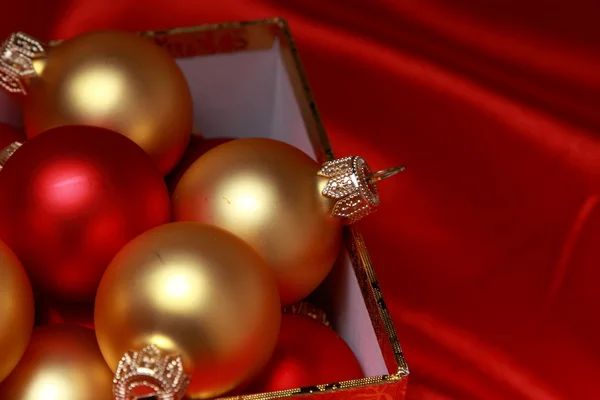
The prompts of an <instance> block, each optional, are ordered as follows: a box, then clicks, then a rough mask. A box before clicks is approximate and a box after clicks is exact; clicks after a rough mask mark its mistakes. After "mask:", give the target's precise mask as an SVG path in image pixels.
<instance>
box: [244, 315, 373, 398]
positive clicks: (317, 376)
mask: <svg viewBox="0 0 600 400" xmlns="http://www.w3.org/2000/svg"><path fill="white" fill-rule="evenodd" d="M363 377H364V375H363V372H362V370H361V368H360V364H359V363H358V360H357V359H356V356H355V355H354V353H352V350H351V349H350V347H349V346H348V345H347V344H346V342H344V340H343V339H342V338H341V337H340V336H339V335H338V334H337V333H336V332H335V331H333V329H331V328H329V327H327V326H325V325H324V324H323V323H322V322H319V321H316V320H314V319H312V318H309V317H305V316H302V315H295V314H283V315H282V318H281V330H280V333H279V339H278V341H277V345H276V347H275V352H274V353H273V356H272V358H271V361H270V362H269V365H268V366H267V368H266V369H265V370H264V371H263V373H262V374H261V375H260V376H259V377H258V379H256V380H255V381H254V382H253V383H252V384H251V385H250V386H249V387H248V388H247V389H245V390H244V393H248V394H249V393H264V392H271V391H277V390H286V389H294V388H298V387H305V386H315V385H320V384H325V383H333V382H341V381H346V380H351V379H360V378H363Z"/></svg>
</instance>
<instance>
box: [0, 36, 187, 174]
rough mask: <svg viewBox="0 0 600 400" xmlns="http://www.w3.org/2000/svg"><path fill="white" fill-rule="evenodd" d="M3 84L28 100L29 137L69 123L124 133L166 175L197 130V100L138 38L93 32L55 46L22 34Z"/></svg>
mask: <svg viewBox="0 0 600 400" xmlns="http://www.w3.org/2000/svg"><path fill="white" fill-rule="evenodd" d="M0 78H1V79H0V86H2V87H3V88H4V89H5V90H7V91H8V92H11V93H19V94H22V95H23V97H22V99H23V118H24V125H25V131H26V133H27V137H29V138H31V137H34V136H36V135H38V134H39V133H41V132H44V131H46V130H48V129H51V128H55V127H59V126H65V125H90V126H97V127H101V128H107V129H110V130H114V131H116V132H119V133H121V134H123V135H125V136H127V137H128V138H130V139H131V140H133V141H134V142H135V143H137V144H138V145H139V146H140V147H142V148H143V149H144V150H145V151H146V152H147V153H148V154H149V155H150V157H151V158H152V159H153V161H154V162H155V164H156V165H157V166H158V167H159V169H160V171H161V173H162V174H163V175H166V174H167V173H168V172H169V171H170V170H171V169H172V168H173V167H174V166H175V165H176V163H177V161H178V160H179V159H180V157H181V156H182V154H183V152H184V150H185V147H186V145H187V143H188V140H189V138H190V134H191V132H192V99H191V94H190V91H189V88H188V86H187V82H186V80H185V77H184V75H183V73H182V72H181V70H180V69H179V67H178V66H177V64H176V62H175V60H174V59H173V58H172V57H171V56H170V55H169V54H168V52H167V51H166V50H164V49H163V48H161V47H159V46H157V45H156V44H154V43H152V42H151V41H149V40H146V39H143V38H141V37H139V36H138V35H136V34H134V33H128V32H118V31H93V32H88V33H84V34H81V35H78V36H76V37H74V38H71V39H68V40H66V41H63V42H61V43H60V44H58V45H55V46H45V45H43V44H42V43H40V42H39V41H37V40H36V39H34V38H32V37H30V36H28V35H26V34H24V33H15V34H13V35H11V36H10V37H9V39H8V40H7V41H6V42H5V43H4V44H3V48H2V53H1V55H0Z"/></svg>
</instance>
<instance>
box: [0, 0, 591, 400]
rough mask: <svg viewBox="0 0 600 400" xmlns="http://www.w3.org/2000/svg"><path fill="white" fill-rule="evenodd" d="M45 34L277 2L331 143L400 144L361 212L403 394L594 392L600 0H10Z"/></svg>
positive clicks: (375, 161)
mask: <svg viewBox="0 0 600 400" xmlns="http://www.w3.org/2000/svg"><path fill="white" fill-rule="evenodd" d="M3 9H4V10H3V11H4V12H3V14H2V17H1V18H2V24H0V32H1V33H2V35H3V36H5V35H6V34H8V33H9V32H11V31H15V30H24V31H27V32H29V33H31V34H33V35H36V36H38V37H42V38H56V37H68V36H71V35H73V34H75V33H79V32H81V31H84V30H90V29H95V28H107V27H112V28H127V29H157V28H166V27H173V26H183V25H196V24H200V23H204V22H222V21H228V20H239V19H255V18H262V17H269V16H282V17H285V18H286V19H288V21H289V22H290V24H291V27H292V30H293V33H294V34H295V37H296V40H297V43H298V46H299V50H300V54H301V56H302V59H303V61H304V63H305V67H306V70H307V73H308V76H309V78H310V81H311V83H312V86H313V89H314V92H315V95H316V99H317V103H318V105H319V107H320V109H321V111H322V114H323V118H324V121H325V124H326V126H327V128H328V131H329V134H330V136H331V139H332V142H333V145H334V149H335V151H336V153H337V155H340V156H341V155H348V154H354V153H359V154H361V155H363V156H365V157H366V158H367V160H368V161H370V163H371V164H372V166H373V167H374V168H384V167H388V166H390V165H394V164H398V163H405V164H406V165H407V167H408V169H407V172H406V173H405V174H404V175H403V176H400V177H397V178H395V179H394V180H393V181H389V182H385V183H382V184H381V185H380V190H381V195H382V198H383V204H382V206H381V208H380V211H379V212H378V213H377V214H375V215H373V216H371V217H370V218H369V219H368V220H365V221H364V222H362V223H361V225H362V227H363V228H364V235H365V238H366V241H367V243H368V245H369V247H370V249H371V255H372V257H373V260H374V263H375V265H376V268H377V273H378V276H379V279H380V282H381V285H382V289H383V291H384V294H385V295H386V297H387V302H388V306H389V308H390V309H391V311H392V314H393V317H394V320H395V323H396V326H397V330H398V334H399V336H400V339H401V341H402V343H403V346H404V349H405V352H406V356H407V358H408V361H409V364H410V366H411V371H412V377H411V384H410V385H409V391H408V397H409V398H410V399H461V400H463V399H490V400H494V399H499V400H506V399H539V400H554V399H568V400H572V399H592V398H595V397H597V396H598V394H597V393H598V389H597V387H596V383H595V382H596V380H597V376H598V374H599V373H600V345H599V344H598V343H599V342H598V337H600V319H599V312H600V290H598V287H599V286H600V272H599V268H598V266H599V265H598V264H599V261H600V250H599V249H600V208H599V207H598V203H599V199H600V197H599V185H600V181H599V175H600V143H599V134H598V132H600V112H599V110H600V73H599V71H600V52H599V51H598V50H599V49H600V29H599V28H598V15H600V12H599V11H600V2H598V1H596V0H589V1H585V0H573V1H568V2H567V1H560V2H559V1H548V0H546V1H543V0H530V1H518V0H487V1H482V0H452V1H443V0H404V1H403V0H362V1H359V0H343V1H342V0H337V1H322V0H304V1H301V2H300V1H298V2H292V1H286V2H284V1H276V0H250V1H241V0H220V1H199V0H170V1H166V0H147V1H144V2H140V1H139V0H119V1H114V2H106V1H101V0H71V1H68V0H55V1H46V0H23V1H12V2H9V3H7V4H5V5H3Z"/></svg>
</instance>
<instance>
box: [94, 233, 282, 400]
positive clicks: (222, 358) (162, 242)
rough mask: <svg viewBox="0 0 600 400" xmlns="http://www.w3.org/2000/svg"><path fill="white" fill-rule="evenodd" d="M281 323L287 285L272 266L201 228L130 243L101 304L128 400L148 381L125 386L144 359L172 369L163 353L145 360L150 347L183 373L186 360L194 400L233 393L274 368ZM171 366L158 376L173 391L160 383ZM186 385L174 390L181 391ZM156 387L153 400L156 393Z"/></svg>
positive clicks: (237, 242) (105, 349)
mask: <svg viewBox="0 0 600 400" xmlns="http://www.w3.org/2000/svg"><path fill="white" fill-rule="evenodd" d="M132 282H134V283H135V284H133V285H132ZM280 318H281V308H280V303H279V296H278V293H277V286H276V284H275V281H274V279H273V277H272V276H271V274H270V272H269V269H268V268H267V266H266V265H265V262H264V260H262V259H261V258H260V257H259V256H258V254H256V252H255V251H254V250H253V249H252V248H251V247H250V246H249V245H247V244H246V243H244V242H243V241H242V240H241V239H239V238H237V237H236V236H234V235H232V234H231V233H228V232H226V231H224V230H222V229H219V228H216V227H212V226H208V225H203V224H198V223H195V222H177V223H170V224H166V225H162V226H159V227H156V228H154V229H151V230H149V231H146V232H144V233H142V234H141V235H139V236H138V237H136V238H135V239H133V240H132V241H131V242H129V243H128V244H127V245H126V246H125V247H124V248H123V249H122V250H121V251H120V252H119V253H118V254H117V255H116V257H115V258H114V259H113V261H112V262H111V263H110V265H109V267H108V268H107V270H106V272H105V274H104V276H103V278H102V281H101V282H100V286H99V288H98V293H97V296H96V303H95V327H96V335H97V338H98V343H99V345H100V348H101V349H102V353H103V355H104V358H105V359H106V361H107V363H108V364H109V366H110V367H111V368H112V369H113V370H114V371H116V372H117V371H120V372H118V377H117V380H119V381H120V382H121V383H119V387H120V388H121V389H119V393H125V394H122V395H123V396H126V395H128V394H127V393H126V392H127V390H129V389H127V388H129V387H131V385H133V384H134V383H135V382H138V381H139V380H140V379H141V380H144V379H146V378H147V376H144V377H140V376H138V375H139V374H137V375H136V374H133V375H131V376H129V377H123V376H125V375H127V373H125V372H123V371H130V370H131V369H132V368H134V367H132V365H134V364H135V363H136V362H138V363H139V360H140V359H143V358H144V357H142V356H141V354H154V355H152V356H149V357H146V358H147V359H149V360H151V359H154V358H156V359H157V360H164V359H163V358H161V357H162V356H161V355H160V354H159V353H157V351H156V350H155V349H154V348H153V347H151V348H148V349H146V350H144V351H143V352H142V350H143V349H144V348H145V347H146V346H155V347H156V348H157V349H160V351H161V352H162V353H161V354H163V355H165V356H169V357H170V356H173V357H175V358H172V359H170V360H171V361H172V362H173V364H172V365H173V366H174V367H175V366H176V365H179V364H178V361H177V360H178V359H177V357H181V361H182V363H183V364H182V365H183V368H184V374H185V375H187V376H189V377H190V378H191V381H190V384H189V386H188V390H187V393H188V395H190V396H192V397H194V398H198V399H206V398H211V397H215V396H219V395H221V394H223V393H225V392H228V391H229V390H231V389H233V388H234V387H236V386H237V385H238V384H239V383H240V382H242V381H244V380H247V379H249V377H251V376H255V375H256V374H257V373H258V372H259V371H260V369H261V368H262V367H263V366H264V365H265V364H266V363H267V362H268V360H269V357H270V356H271V353H272V351H273V348H274V346H275V341H276V340H277V334H278V331H279V322H280ZM129 352H134V353H129ZM135 352H140V353H138V355H137V356H136V355H135ZM124 354H125V358H123V357H124ZM120 360H121V361H120ZM136 360H138V361H136ZM171 361H170V362H171ZM119 362H121V363H122V366H121V367H119V366H118V365H119ZM161 362H162V361H160V362H159V361H157V363H154V364H153V365H155V366H156V368H158V369H153V372H152V374H153V376H154V375H155V376H156V377H155V378H156V379H154V380H152V382H154V385H155V386H156V385H158V386H160V387H162V386H161V385H163V386H164V385H167V383H164V382H163V383H161V382H159V381H160V379H158V376H159V375H161V374H162V373H163V372H164V371H163V364H161ZM135 365H137V364H135ZM153 368H154V367H153ZM134 375H135V376H134ZM180 375H181V374H180V373H179V372H178V373H177V376H180ZM181 377H182V378H181V379H183V375H181ZM177 382H180V381H177ZM181 382H183V381H181ZM181 382H180V383H177V384H175V383H168V385H171V384H175V386H173V388H172V390H174V391H175V390H176V391H178V390H179V389H180V385H182V384H183V383H181ZM146 386H147V389H148V391H147V392H145V393H143V394H144V395H148V394H151V393H156V387H152V386H151V385H146ZM158 386H157V387H158ZM126 398H127V397H126ZM173 399H178V398H177V397H173Z"/></svg>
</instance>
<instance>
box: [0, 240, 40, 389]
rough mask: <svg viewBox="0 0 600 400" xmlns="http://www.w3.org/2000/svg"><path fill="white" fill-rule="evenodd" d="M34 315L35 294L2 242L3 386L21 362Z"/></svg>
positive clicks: (0, 364)
mask: <svg viewBox="0 0 600 400" xmlns="http://www.w3.org/2000/svg"><path fill="white" fill-rule="evenodd" d="M34 314H35V313H34V303H33V292H32V291H31V285H30V284H29V279H28V278H27V275H26V274H25V270H24V269H23V267H22V266H21V263H20V262H19V260H18V259H17V257H16V256H15V254H14V253H13V252H12V251H11V250H10V249H9V248H8V246H6V244H4V242H1V241H0V382H2V380H4V378H6V376H7V375H8V374H9V373H10V372H11V371H12V370H13V368H14V367H15V366H16V365H17V363H18V362H19V360H20V359H21V356H22V355H23V352H24V351H25V348H26V347H27V343H28V342H29V337H30V336H31V330H32V329H33V320H34ZM0 398H3V397H0Z"/></svg>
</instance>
